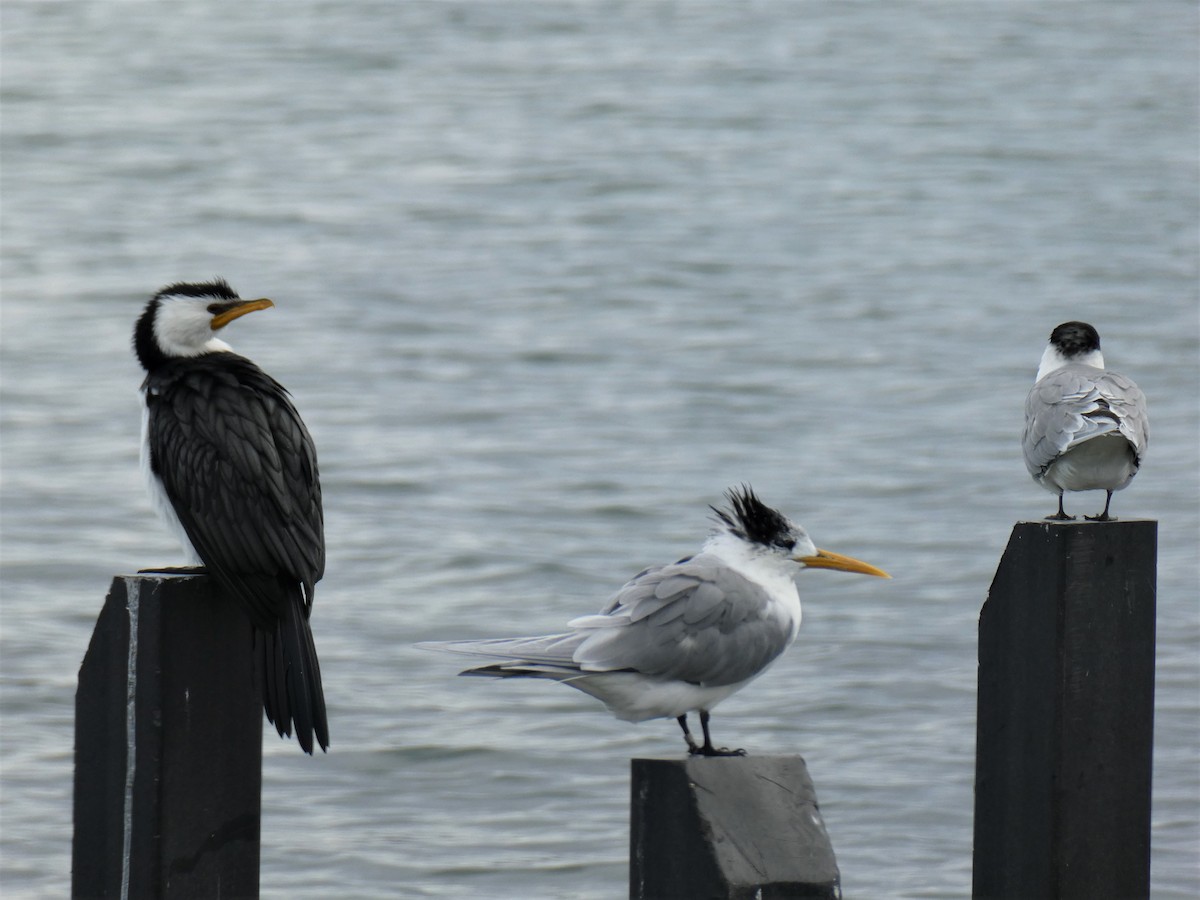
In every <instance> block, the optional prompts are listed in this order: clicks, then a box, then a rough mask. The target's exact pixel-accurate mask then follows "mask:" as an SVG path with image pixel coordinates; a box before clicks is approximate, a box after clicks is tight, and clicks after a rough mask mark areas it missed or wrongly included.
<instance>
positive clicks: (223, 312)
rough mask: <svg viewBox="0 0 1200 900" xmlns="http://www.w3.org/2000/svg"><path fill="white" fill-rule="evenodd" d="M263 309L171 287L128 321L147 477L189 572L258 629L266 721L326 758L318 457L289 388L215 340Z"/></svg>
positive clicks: (211, 291)
mask: <svg viewBox="0 0 1200 900" xmlns="http://www.w3.org/2000/svg"><path fill="white" fill-rule="evenodd" d="M273 305H274V304H273V303H272V302H271V301H270V300H266V299H260V300H243V299H242V298H241V297H239V296H238V295H237V293H235V292H234V290H233V289H232V288H230V286H229V285H228V284H226V283H225V282H224V281H222V280H216V281H211V282H206V283H203V284H172V285H170V286H169V287H165V288H163V289H162V290H160V291H159V292H158V293H157V294H155V295H154V297H153V299H151V300H150V302H149V303H148V304H147V305H146V308H145V311H144V312H143V313H142V315H141V317H140V318H139V319H138V321H137V325H136V327H135V328H134V333H133V347H134V352H135V353H136V355H137V358H138V360H139V361H140V362H141V364H142V366H143V367H144V368H145V370H146V379H145V381H144V382H143V383H142V390H141V393H142V398H143V401H144V407H143V413H142V453H141V464H142V472H143V474H144V475H145V477H146V482H147V487H148V489H149V492H150V497H151V500H152V502H153V504H154V507H155V509H156V511H157V512H158V514H159V515H160V516H161V517H162V519H163V520H164V522H166V524H167V525H168V527H169V528H170V529H171V530H172V532H174V533H176V534H178V536H179V539H180V541H181V542H182V544H183V549H184V554H185V556H186V558H187V562H188V563H189V564H192V565H202V566H204V567H205V569H206V570H207V572H208V573H209V574H211V575H212V576H213V577H214V578H216V579H217V582H218V583H219V584H220V586H221V587H222V589H224V590H225V591H226V592H228V594H229V595H230V596H231V597H232V598H233V599H234V600H235V601H236V602H237V604H238V605H239V606H240V607H241V609H242V610H243V611H244V612H245V613H246V616H247V617H248V619H249V622H250V624H251V625H252V626H253V640H254V650H255V658H256V665H257V667H258V673H259V679H260V681H261V683H262V690H263V706H264V708H265V711H266V714H267V718H268V719H269V720H270V721H271V722H272V723H273V724H274V725H275V728H276V730H277V731H278V732H279V735H280V737H282V736H284V735H291V733H292V729H293V726H294V727H295V733H296V739H297V740H298V741H299V742H300V746H301V747H302V748H303V749H304V751H305V752H306V753H312V748H313V737H314V735H315V736H316V740H317V742H318V743H319V744H320V745H321V749H322V750H325V749H327V748H328V746H329V725H328V721H327V716H326V711H325V695H324V691H323V689H322V686H321V669H320V666H319V664H318V662H317V651H316V647H315V646H314V644H313V637H312V630H311V628H310V627H309V616H310V615H311V613H312V603H313V590H314V588H315V586H316V583H317V581H319V580H320V578H321V576H322V574H323V573H324V570H325V537H324V525H323V521H324V517H323V513H322V509H321V485H320V481H319V479H318V474H317V454H316V449H315V448H314V447H313V441H312V438H311V437H310V436H309V433H308V429H306V428H305V427H304V422H302V421H301V419H300V414H299V413H298V412H296V407H295V406H293V405H292V401H291V398H290V397H289V396H288V393H287V391H286V390H284V388H283V387H282V386H281V385H280V384H279V383H278V382H277V381H275V379H273V378H272V377H271V376H270V375H268V374H266V373H265V372H264V371H263V370H262V369H260V368H259V367H258V366H257V365H255V364H254V363H253V362H251V361H250V360H248V359H246V358H245V357H243V356H239V355H237V354H236V353H234V352H232V350H231V349H230V347H229V345H228V344H226V343H225V342H224V341H221V340H219V339H218V338H217V337H216V334H217V332H219V331H220V330H221V329H222V328H224V327H225V326H226V325H228V324H229V323H230V322H232V321H233V320H234V319H237V318H239V317H240V316H243V315H245V314H247V313H251V312H254V311H255V310H259V309H266V308H267V307H270V306H273Z"/></svg>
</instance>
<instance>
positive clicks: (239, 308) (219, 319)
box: [208, 297, 275, 331]
mask: <svg viewBox="0 0 1200 900" xmlns="http://www.w3.org/2000/svg"><path fill="white" fill-rule="evenodd" d="M274 305H275V304H274V303H272V302H271V301H270V300H268V299H267V298H266V297H260V298H259V299H258V300H242V301H240V302H239V303H238V304H237V305H236V306H232V307H230V308H229V309H226V310H223V311H222V312H219V313H217V314H216V315H215V316H213V317H212V321H211V322H210V323H209V326H208V327H209V328H211V329H212V330H213V331H220V330H221V329H222V328H224V327H225V326H226V325H228V324H229V323H230V322H232V321H233V320H234V319H238V318H241V317H242V316H244V315H245V314H246V313H252V312H254V311H255V310H259V309H269V308H270V307H272V306H274Z"/></svg>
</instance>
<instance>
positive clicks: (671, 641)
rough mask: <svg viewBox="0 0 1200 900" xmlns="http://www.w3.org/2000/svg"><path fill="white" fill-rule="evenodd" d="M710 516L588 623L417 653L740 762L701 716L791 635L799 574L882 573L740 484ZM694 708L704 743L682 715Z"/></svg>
mask: <svg viewBox="0 0 1200 900" xmlns="http://www.w3.org/2000/svg"><path fill="white" fill-rule="evenodd" d="M727 497H728V499H729V508H728V509H726V510H721V509H716V508H715V507H714V508H713V512H715V513H716V515H717V529H716V531H715V532H714V533H713V534H712V536H711V537H709V539H708V540H707V542H706V543H705V544H704V546H703V548H702V549H701V551H700V552H699V553H698V554H697V555H695V556H691V557H687V558H685V559H681V560H679V561H678V562H676V563H673V564H671V565H666V566H655V567H653V568H650V569H646V570H645V571H644V572H642V573H640V574H639V575H637V576H635V577H634V579H633V580H632V581H630V582H629V583H628V584H626V585H625V586H624V587H623V588H621V589H620V590H619V591H617V593H616V594H615V595H614V596H613V597H612V599H611V600H609V602H608V604H607V605H606V606H605V607H604V608H603V609H602V610H601V611H600V612H599V614H597V615H594V616H583V617H582V618H579V619H575V620H573V621H571V622H568V623H567V627H568V628H569V629H571V630H570V631H566V632H563V633H561V634H550V635H542V636H539V637H522V638H500V639H493V640H471V641H438V642H429V643H424V644H419V645H418V646H421V647H425V648H428V649H434V650H449V651H452V652H455V653H466V654H470V655H474V656H483V657H492V658H499V659H500V660H502V661H501V662H496V663H491V664H489V665H484V666H477V667H475V668H471V669H467V670H466V671H464V672H462V673H461V674H463V675H491V676H495V677H499V678H512V677H520V676H525V677H531V678H548V679H550V680H552V681H559V682H562V683H563V684H565V685H568V686H569V687H573V688H575V689H577V690H580V691H583V692H584V693H585V694H590V695H591V696H593V697H595V698H597V699H598V700H600V701H602V702H603V703H604V704H605V705H606V706H607V707H608V709H609V711H611V712H612V713H613V714H614V715H615V716H616V717H617V718H619V719H624V720H625V721H628V722H640V721H643V720H646V719H653V718H661V717H672V718H674V719H676V721H678V723H679V726H680V728H682V729H683V737H684V740H685V741H686V742H687V746H688V752H689V753H690V754H692V755H702V756H732V755H741V754H743V753H744V752H745V751H744V750H727V749H725V748H717V747H714V746H713V742H712V738H711V736H710V734H709V716H710V711H711V710H712V708H713V707H714V706H716V705H717V704H718V703H719V702H721V701H722V700H724V699H725V698H726V697H728V696H729V695H730V694H732V693H734V692H735V691H738V690H740V689H741V688H743V687H745V686H746V685H747V684H749V683H750V682H751V681H752V680H754V679H755V678H757V677H758V676H759V675H761V674H762V673H763V671H764V670H765V669H766V668H767V666H768V665H770V664H771V662H773V661H774V660H775V659H776V658H777V657H778V656H779V655H780V654H781V653H783V651H784V650H786V649H787V648H788V647H789V646H790V645H791V643H792V641H794V640H795V639H796V633H797V632H798V631H799V629H800V597H799V595H798V594H797V592H796V584H795V582H794V581H793V577H794V576H795V575H796V574H798V573H799V572H800V571H801V570H803V569H805V568H808V569H839V570H841V571H844V572H860V573H863V574H866V575H878V576H880V577H883V578H888V577H890V576H889V575H888V574H887V573H886V572H884V571H883V570H881V569H877V568H875V567H874V566H871V565H868V564H867V563H864V562H860V561H858V560H856V559H851V558H850V557H848V556H841V555H839V554H836V553H830V552H828V551H826V550H818V549H817V548H816V547H815V546H814V545H813V542H812V540H811V539H810V538H809V536H808V534H807V532H805V530H804V529H803V528H801V527H800V526H799V525H796V524H795V523H793V522H791V521H790V520H789V519H788V518H787V517H785V516H784V515H783V514H782V513H780V512H779V511H778V510H775V509H772V508H771V507H769V506H767V505H766V504H764V503H763V502H762V501H761V500H759V499H758V497H757V496H756V495H755V493H754V491H753V490H751V489H750V488H749V487H748V486H743V487H742V488H741V489H740V490H730V491H729V492H728V493H727ZM691 711H698V712H699V714H700V727H701V729H702V730H703V732H704V743H703V744H698V743H697V742H696V740H695V738H693V736H692V733H691V731H690V729H689V728H688V723H687V714H688V713H689V712H691Z"/></svg>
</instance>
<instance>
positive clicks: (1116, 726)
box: [973, 519, 1158, 900]
mask: <svg viewBox="0 0 1200 900" xmlns="http://www.w3.org/2000/svg"><path fill="white" fill-rule="evenodd" d="M1157 540H1158V523H1157V522H1154V521H1149V520H1144V519H1132V520H1123V521H1117V522H1104V523H1100V522H1019V523H1018V524H1017V525H1016V527H1015V528H1014V529H1013V532H1012V536H1011V537H1010V538H1009V542H1008V549H1007V550H1005V552H1004V557H1003V558H1002V559H1001V561H1000V566H999V568H998V569H997V570H996V577H995V579H994V580H993V582H992V587H991V591H990V592H989V594H988V599H987V602H986V603H985V604H984V607H983V611H982V612H981V614H980V616H979V697H978V704H979V708H978V716H977V733H976V757H975V866H974V889H973V896H974V897H975V900H985V898H986V900H999V898H1019V900H1039V898H1060V900H1067V898H1079V900H1084V898H1089V900H1091V898H1097V897H1107V898H1134V897H1138V898H1144V897H1148V896H1149V894H1150V781H1151V767H1152V750H1153V732H1154V624H1155V573H1156V562H1155V561H1156V555H1157Z"/></svg>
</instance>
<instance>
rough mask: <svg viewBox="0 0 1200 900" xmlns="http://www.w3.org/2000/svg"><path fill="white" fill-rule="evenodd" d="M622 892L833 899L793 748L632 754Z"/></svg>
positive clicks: (834, 874) (825, 853)
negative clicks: (756, 752)
mask: <svg viewBox="0 0 1200 900" xmlns="http://www.w3.org/2000/svg"><path fill="white" fill-rule="evenodd" d="M632 775H633V778H632V809H631V813H632V814H631V828H630V854H629V856H630V866H629V896H630V898H631V900H718V898H720V900H752V898H760V900H761V898H770V900H784V898H800V897H804V898H830V900H833V898H839V897H841V887H840V875H839V873H838V868H837V860H836V859H835V858H834V855H833V847H832V846H831V845H830V842H829V835H828V834H826V832H825V823H824V821H823V820H822V819H821V812H820V808H819V807H818V805H817V797H816V792H815V791H814V789H813V784H812V780H811V779H810V778H809V776H808V769H807V767H806V766H805V764H804V760H803V759H801V758H800V757H799V756H745V757H713V758H697V757H692V758H688V759H635V760H633V771H632Z"/></svg>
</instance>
